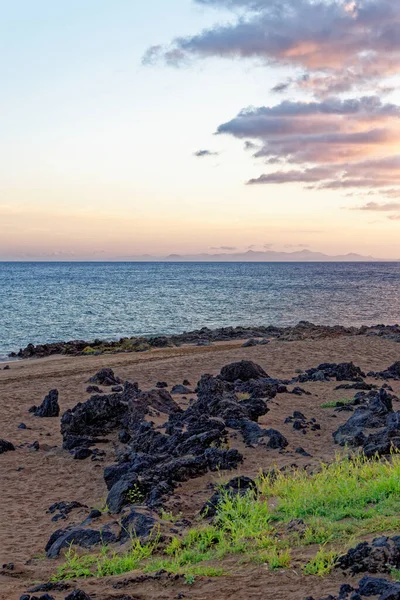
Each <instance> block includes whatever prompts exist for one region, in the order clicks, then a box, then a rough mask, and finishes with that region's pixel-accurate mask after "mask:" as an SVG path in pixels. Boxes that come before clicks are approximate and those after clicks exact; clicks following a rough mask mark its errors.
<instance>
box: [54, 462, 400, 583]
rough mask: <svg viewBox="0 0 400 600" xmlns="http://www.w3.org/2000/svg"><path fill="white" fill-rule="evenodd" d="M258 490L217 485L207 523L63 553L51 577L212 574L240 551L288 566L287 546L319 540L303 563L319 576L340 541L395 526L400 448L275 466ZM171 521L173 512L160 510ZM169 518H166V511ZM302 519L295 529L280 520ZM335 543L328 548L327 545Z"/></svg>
mask: <svg viewBox="0 0 400 600" xmlns="http://www.w3.org/2000/svg"><path fill="white" fill-rule="evenodd" d="M257 483H258V494H254V492H251V491H249V492H248V493H246V494H244V495H241V496H240V495H239V496H235V497H230V496H229V494H228V493H227V492H225V493H224V492H222V500H221V502H220V504H219V506H218V510H217V513H216V516H215V518H214V520H213V523H212V524H206V523H205V522H204V521H203V522H202V523H200V524H199V525H198V526H197V527H195V528H193V529H191V530H190V531H188V532H187V533H186V535H185V536H183V537H174V538H172V539H171V541H170V542H169V543H168V545H167V546H166V547H163V548H161V547H160V544H159V538H160V536H159V534H157V535H156V536H154V537H153V541H151V542H149V543H147V544H141V543H140V542H139V540H136V539H132V542H131V547H130V549H129V550H128V551H127V552H124V553H116V552H114V551H111V549H109V548H107V547H104V548H102V550H101V552H100V553H99V554H97V555H92V554H91V555H85V556H81V555H79V554H78V553H77V552H76V551H75V550H74V549H73V548H70V549H69V550H68V552H67V554H66V563H65V564H64V565H63V566H61V567H60V568H59V569H58V571H57V573H56V575H55V579H57V580H60V579H71V578H77V577H88V576H97V577H103V576H105V575H117V574H121V573H126V572H128V571H132V570H135V569H138V568H140V569H142V570H144V571H145V572H148V573H149V572H155V571H159V570H160V569H164V570H166V571H168V572H171V573H179V574H182V575H184V576H187V577H190V578H192V577H201V576H208V577H217V576H220V575H223V574H224V572H223V569H218V568H216V567H215V562H216V561H218V560H221V559H223V558H225V557H226V556H228V555H229V556H232V555H241V556H242V557H245V559H246V560H247V561H248V562H256V563H258V564H266V565H267V566H268V568H270V569H279V568H288V567H290V564H291V552H290V548H291V547H296V546H297V547H298V546H309V545H318V546H319V549H318V550H317V551H316V554H315V556H314V558H313V559H312V560H310V561H309V562H308V563H307V564H304V565H303V566H302V570H303V573H304V574H306V575H318V576H323V575H326V574H328V573H329V572H330V571H331V570H332V569H333V567H334V564H335V561H336V558H337V556H338V554H340V553H342V552H344V551H345V549H346V548H345V544H346V542H349V541H350V540H351V541H352V542H354V543H355V542H356V540H357V538H360V536H362V535H366V534H372V533H384V532H389V531H394V530H396V529H398V528H399V527H400V454H397V453H394V454H393V455H392V456H391V457H390V458H389V459H380V458H373V459H371V460H368V459H366V458H365V457H364V456H353V457H350V458H344V459H343V458H340V457H339V456H338V457H337V458H336V459H335V460H334V462H333V463H331V464H329V465H327V464H321V465H320V468H319V470H318V472H314V473H308V472H306V471H304V470H297V471H294V472H292V473H288V472H281V471H276V470H274V472H271V474H267V475H265V474H264V475H261V476H260V477H259V478H258V482H257ZM164 517H167V519H164V520H171V521H173V518H174V517H173V516H172V515H169V514H168V513H164ZM169 518H170V519H169ZM293 519H301V520H302V521H303V522H304V525H303V526H302V527H300V529H298V531H297V532H296V531H293V532H291V531H289V530H288V529H287V525H288V523H289V522H290V521H292V520H293ZM331 544H334V545H335V548H334V549H333V548H332V547H327V545H331Z"/></svg>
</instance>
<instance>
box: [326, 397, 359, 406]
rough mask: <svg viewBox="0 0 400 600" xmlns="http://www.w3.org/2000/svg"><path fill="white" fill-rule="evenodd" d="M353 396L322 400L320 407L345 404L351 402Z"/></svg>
mask: <svg viewBox="0 0 400 600" xmlns="http://www.w3.org/2000/svg"><path fill="white" fill-rule="evenodd" d="M353 400H354V398H344V399H343V400H331V401H330V402H324V404H321V408H336V407H337V406H342V405H344V406H347V405H348V404H351V403H352V402H353Z"/></svg>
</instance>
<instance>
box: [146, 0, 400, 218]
mask: <svg viewBox="0 0 400 600" xmlns="http://www.w3.org/2000/svg"><path fill="white" fill-rule="evenodd" d="M194 2H195V4H197V5H202V6H203V7H204V8H206V7H208V8H214V9H223V10H224V11H225V13H226V11H230V12H231V16H232V18H231V20H230V21H229V22H228V23H223V24H218V23H217V24H216V25H215V26H214V27H211V28H209V29H205V30H203V31H201V32H199V33H198V34H196V35H192V36H180V37H177V38H176V39H175V40H173V41H172V42H171V44H170V45H169V46H168V47H163V46H153V47H152V48H150V49H149V50H148V52H147V53H146V56H145V59H144V60H145V61H147V62H154V61H157V60H163V61H165V62H167V63H168V64H174V65H175V66H176V65H180V64H182V63H185V64H190V62H191V61H193V60H198V59H206V58H209V57H219V58H227V59H236V60H253V61H256V62H257V63H260V62H261V64H265V65H266V66H268V67H270V68H274V67H286V68H287V67H289V68H291V69H292V75H291V76H290V77H289V78H286V80H285V81H282V82H280V83H278V84H277V85H275V87H274V88H273V89H272V91H273V92H274V93H277V94H282V93H287V92H288V91H290V92H291V91H292V90H293V91H296V90H297V91H299V92H301V94H302V95H303V96H304V93H305V94H306V95H309V96H310V99H309V100H308V101H289V100H284V101H283V102H280V103H277V104H275V105H273V106H259V107H249V108H244V109H243V110H241V111H240V112H239V113H238V114H237V115H236V116H235V117H233V118H230V119H229V120H227V121H226V122H225V123H222V124H221V125H220V126H219V127H218V129H217V134H218V135H229V136H232V137H234V138H238V139H241V140H244V142H245V149H246V150H247V151H249V150H251V151H252V154H253V156H254V157H255V158H257V159H259V160H260V161H262V162H263V163H265V165H267V168H265V169H264V171H265V172H262V173H261V174H260V175H259V176H258V177H255V178H253V179H251V180H250V181H248V182H247V183H248V184H249V185H259V184H264V185H268V184H289V183H300V184H303V185H304V186H305V187H306V188H310V189H330V190H343V189H346V190H351V189H353V190H357V189H358V190H362V191H365V192H366V193H368V191H371V190H372V191H373V192H374V193H376V194H380V195H382V196H386V197H389V198H397V197H400V155H399V154H398V148H400V107H399V106H397V105H396V104H393V103H391V102H385V101H384V100H383V98H384V97H385V95H386V94H387V93H390V92H391V91H392V90H393V85H394V82H395V81H396V78H395V76H396V75H397V73H398V65H399V64H400V2H396V1H394V0H194ZM343 95H346V97H345V98H343ZM349 95H351V96H352V97H351V98H349V97H348V96H349ZM271 165H278V167H275V170H273V169H272V170H271ZM395 217H396V215H393V218H395ZM396 218H397V217H396Z"/></svg>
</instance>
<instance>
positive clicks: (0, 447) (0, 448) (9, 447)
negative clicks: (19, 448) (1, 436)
mask: <svg viewBox="0 0 400 600" xmlns="http://www.w3.org/2000/svg"><path fill="white" fill-rule="evenodd" d="M13 450H15V448H14V446H13V444H12V443H11V442H7V440H0V454H4V452H11V451H13Z"/></svg>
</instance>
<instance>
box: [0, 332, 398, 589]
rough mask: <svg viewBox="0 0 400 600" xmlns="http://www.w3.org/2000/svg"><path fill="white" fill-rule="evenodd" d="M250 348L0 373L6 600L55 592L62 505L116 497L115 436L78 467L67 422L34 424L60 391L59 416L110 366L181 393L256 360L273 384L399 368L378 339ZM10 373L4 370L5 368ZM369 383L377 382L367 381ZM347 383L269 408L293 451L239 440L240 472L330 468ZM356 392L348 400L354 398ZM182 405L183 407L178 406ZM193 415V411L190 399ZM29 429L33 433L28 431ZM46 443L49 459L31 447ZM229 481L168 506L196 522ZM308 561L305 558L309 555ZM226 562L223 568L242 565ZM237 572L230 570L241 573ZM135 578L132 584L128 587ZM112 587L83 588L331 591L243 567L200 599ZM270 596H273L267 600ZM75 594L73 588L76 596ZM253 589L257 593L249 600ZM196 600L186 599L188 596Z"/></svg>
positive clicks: (181, 490) (165, 583) (45, 362)
mask: <svg viewBox="0 0 400 600" xmlns="http://www.w3.org/2000/svg"><path fill="white" fill-rule="evenodd" d="M241 344H242V342H232V343H219V344H214V345H212V346H209V347H203V348H202V347H194V346H184V347H181V348H167V349H162V350H153V351H151V352H148V353H145V354H117V355H112V356H111V355H110V356H109V355H102V356H94V357H92V356H89V357H74V358H64V357H59V356H56V357H51V358H48V359H36V360H25V361H18V362H10V363H9V365H10V369H8V370H3V369H2V370H0V405H1V416H2V418H1V432H0V433H1V435H0V437H1V438H2V439H6V440H8V441H10V442H12V443H13V444H14V446H15V447H16V451H15V452H7V453H5V454H3V455H2V456H1V457H0V462H1V489H2V492H1V499H2V501H1V503H0V564H2V565H7V564H9V563H13V564H14V567H13V569H12V570H8V569H6V568H3V570H2V571H1V574H0V590H1V591H0V598H1V600H11V599H14V598H16V599H18V598H19V595H21V594H22V593H23V592H24V591H26V590H27V589H28V588H29V587H31V586H32V585H34V584H35V583H38V582H39V583H42V582H45V581H48V580H49V579H50V577H51V576H52V574H53V573H54V571H55V569H56V566H57V565H58V564H60V562H62V560H63V559H62V558H59V559H57V560H49V559H46V556H45V552H44V548H45V545H46V543H47V541H48V539H49V537H50V535H51V534H52V533H53V532H54V531H55V529H57V528H58V527H59V524H58V523H54V522H52V521H51V515H50V514H49V513H48V512H47V510H48V508H49V507H50V506H51V505H52V504H53V503H56V502H60V501H77V502H80V503H81V504H82V505H85V506H86V507H88V508H93V507H100V506H101V505H103V504H104V501H105V498H106V495H107V489H106V487H105V483H104V480H103V469H104V467H105V466H106V465H108V464H113V462H115V451H116V444H115V435H114V436H111V438H112V439H111V441H110V442H109V443H108V444H105V446H104V447H103V449H104V450H105V452H106V456H105V459H104V462H93V461H90V460H86V461H78V460H73V459H72V457H71V456H70V454H69V453H68V452H66V451H65V450H63V449H62V437H61V434H60V419H59V418H48V419H39V418H36V417H34V416H32V415H31V414H29V413H28V409H29V408H30V407H31V406H32V405H34V404H36V405H38V404H40V402H41V401H42V399H43V397H44V396H45V395H46V394H47V393H48V392H49V390H50V389H53V388H57V389H58V390H59V397H60V406H61V414H62V413H63V412H64V411H65V410H67V409H69V408H72V407H73V406H75V405H76V404H77V403H78V402H82V401H85V400H86V399H87V398H88V394H87V393H86V387H87V385H88V380H89V378H90V377H91V376H92V375H93V374H94V373H96V372H97V371H98V370H99V369H101V368H103V367H111V368H112V369H113V370H114V372H115V373H116V374H117V375H118V376H119V377H120V378H121V379H122V380H129V381H137V382H138V383H139V385H140V387H141V388H142V389H143V390H147V389H150V388H153V387H154V386H155V384H156V382H157V381H166V382H168V384H169V386H172V385H174V384H178V383H182V381H183V380H184V379H187V380H189V381H190V382H191V383H192V384H193V385H194V384H195V383H196V382H197V381H198V379H199V378H200V376H201V375H202V374H204V373H210V374H213V375H216V374H218V373H219V371H220V369H221V367H222V366H223V365H225V364H227V363H231V362H234V361H239V360H243V359H246V360H252V361H254V362H256V363H258V364H260V365H261V366H262V367H263V368H264V369H265V370H266V371H267V372H268V374H269V375H270V376H271V377H276V378H281V379H285V378H291V377H293V375H294V373H295V372H296V370H305V369H307V368H312V367H315V366H316V365H318V364H319V363H321V362H347V361H353V362H354V363H355V364H356V365H358V366H360V367H361V368H362V369H363V370H365V371H366V372H367V371H370V370H374V371H378V370H381V369H384V368H386V367H387V366H388V365H389V364H392V363H393V362H395V361H396V360H397V359H398V358H399V354H400V347H399V344H397V343H394V342H392V341H390V340H385V339H379V338H376V337H365V336H359V337H340V338H337V339H322V340H306V341H299V342H278V341H272V342H271V343H270V344H268V345H265V346H256V347H250V348H242V347H241ZM2 366H3V367H4V365H2ZM366 381H368V379H367V380H366ZM336 385H337V382H333V381H332V382H329V383H327V382H313V383H305V384H303V385H302V387H303V388H304V389H305V390H307V391H309V392H311V395H310V396H304V395H303V396H300V397H297V396H295V395H292V394H288V393H282V394H279V395H278V396H277V397H275V398H274V399H273V400H271V401H269V403H268V406H269V408H270V412H268V414H266V415H265V416H263V417H261V418H260V421H259V423H260V425H261V426H264V427H269V428H274V429H277V430H279V431H280V432H282V433H283V434H284V436H285V437H286V438H287V440H288V442H289V445H288V447H287V449H286V451H285V452H283V453H279V451H278V450H271V449H266V448H265V447H261V446H260V447H258V448H254V449H253V448H252V449H248V448H245V446H244V444H243V442H242V441H241V440H240V439H236V442H235V444H236V447H237V448H238V449H239V450H240V451H241V452H242V453H243V455H244V457H245V459H244V462H243V464H241V465H240V466H239V467H238V471H237V472H238V473H240V474H243V475H248V476H255V475H257V473H258V472H259V471H260V470H261V469H263V470H266V469H269V468H271V467H272V466H274V465H275V466H277V467H283V466H288V465H291V464H293V463H294V462H295V463H296V464H297V465H298V466H302V465H306V464H308V465H309V464H318V463H319V462H320V461H331V460H332V458H333V457H334V455H335V452H337V451H338V447H337V446H335V444H334V442H333V439H332V432H333V430H334V429H336V428H337V427H338V425H339V424H341V423H343V422H345V421H346V420H347V418H348V414H347V413H335V412H333V410H332V409H330V410H329V409H328V410H327V409H323V408H321V404H323V403H324V402H327V401H332V400H338V401H339V400H341V399H342V398H343V396H344V392H343V390H334V388H335V387H336ZM392 385H393V389H394V393H397V394H400V382H393V384H392ZM351 393H352V392H349V393H348V394H351ZM177 399H178V400H179V397H178V398H177ZM181 402H182V405H183V406H185V405H186V406H187V400H181ZM294 410H298V411H301V412H302V413H304V414H305V415H306V417H307V418H311V417H312V418H315V419H316V421H317V422H318V423H319V424H320V425H321V429H320V430H318V431H315V432H309V433H308V434H307V436H305V435H301V432H299V431H295V430H293V428H292V426H291V424H289V423H287V424H285V423H284V421H285V418H286V417H287V416H288V415H290V414H291V413H293V411H294ZM20 423H24V424H25V425H26V426H27V429H19V428H18V426H19V425H20ZM36 441H37V442H38V443H39V449H38V450H35V449H34V448H30V447H29V446H30V445H31V444H33V442H36ZM300 445H301V446H302V447H304V449H305V450H306V451H307V452H308V453H309V454H310V455H311V456H310V457H303V456H300V455H299V454H296V453H295V449H296V448H297V447H298V446H300ZM221 477H222V479H223V480H224V481H225V480H227V479H228V478H230V477H233V474H232V472H230V473H229V474H228V475H227V474H226V473H224V472H221V473H208V474H206V475H204V476H203V477H199V478H196V479H192V480H190V481H188V482H186V483H183V484H181V485H180V486H179V487H178V488H177V489H176V493H175V494H174V495H173V497H172V498H170V499H169V501H168V503H167V507H168V508H170V509H172V510H173V511H175V512H182V514H183V515H184V516H185V517H187V518H188V519H193V518H194V517H195V516H196V514H197V513H198V511H199V510H200V508H201V506H202V505H203V504H204V502H205V501H206V500H207V498H208V497H209V495H210V483H212V482H215V481H219V480H221ZM87 512H88V510H87V509H85V508H81V509H78V510H76V511H74V512H73V513H72V514H70V515H69V516H68V520H67V521H63V522H62V525H61V526H66V525H70V524H71V523H74V522H80V521H81V520H82V518H84V517H85V515H87ZM303 552H304V550H303ZM234 562H235V561H233V562H232V559H225V566H227V567H229V564H230V563H232V564H234ZM231 566H232V565H231ZM126 577H127V576H125V579H126ZM338 578H339V579H340V577H339V576H338V575H335V576H332V577H331V578H328V580H325V581H324V585H323V589H324V590H326V589H327V588H329V586H331V587H332V590H335V589H337V582H338ZM121 579H124V577H122V578H121V577H120V578H107V579H105V580H96V579H90V580H87V581H85V583H84V586H83V587H84V589H85V591H86V592H87V593H88V594H90V596H91V597H92V598H95V599H96V600H106V599H108V598H110V599H111V598H122V597H124V598H135V599H139V598H141V599H143V600H144V599H146V600H147V599H153V598H163V599H164V598H165V599H167V598H168V599H169V598H171V599H172V598H178V597H181V598H183V597H185V598H193V599H198V600H200V599H203V598H204V599H205V598H210V597H218V598H221V599H225V598H229V597H230V596H231V595H232V593H234V592H236V593H239V596H240V597H243V598H244V597H246V598H271V599H272V598H276V599H277V600H283V599H284V598H288V597H290V598H294V599H295V600H304V598H305V596H306V595H307V594H308V595H310V594H311V593H313V592H315V593H318V590H319V588H321V587H322V582H319V581H318V578H305V577H304V576H302V575H301V574H300V573H299V572H297V571H296V569H288V570H287V571H286V572H285V573H280V574H274V573H271V572H269V571H268V569H267V568H266V567H265V566H260V567H257V568H256V567H254V565H252V566H248V567H247V568H246V567H245V566H243V565H242V566H240V568H238V567H237V565H236V566H235V572H234V575H232V576H230V577H220V578H215V579H212V580H211V579H203V580H199V581H198V582H196V583H195V584H194V585H192V586H190V593H189V592H188V591H187V589H186V588H187V586H186V587H185V586H184V585H183V584H182V582H181V581H179V580H178V581H176V582H173V581H171V580H170V579H167V580H165V579H163V578H161V579H159V580H154V579H151V578H150V579H145V580H144V581H142V582H141V583H137V582H133V583H132V584H129V582H128V583H127V584H126V586H124V589H123V594H121V592H118V591H116V590H115V588H113V585H115V583H116V581H118V580H121ZM266 586H267V588H268V594H267V593H266V591H265V590H266ZM73 587H74V584H71V589H73ZM250 589H251V593H250ZM183 592H184V593H185V594H187V595H184V596H178V595H177V594H179V593H183ZM52 594H53V595H54V597H55V598H56V600H58V599H61V598H64V594H63V592H57V591H54V592H52Z"/></svg>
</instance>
